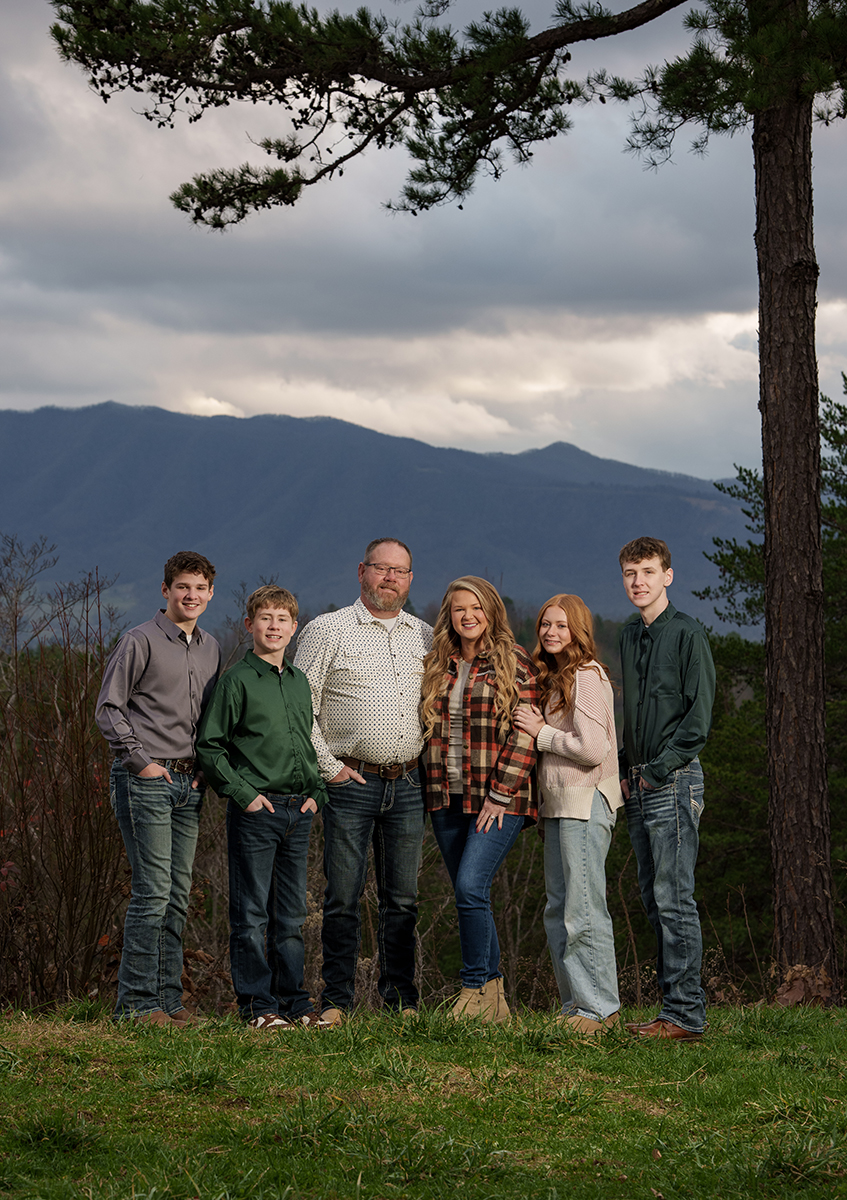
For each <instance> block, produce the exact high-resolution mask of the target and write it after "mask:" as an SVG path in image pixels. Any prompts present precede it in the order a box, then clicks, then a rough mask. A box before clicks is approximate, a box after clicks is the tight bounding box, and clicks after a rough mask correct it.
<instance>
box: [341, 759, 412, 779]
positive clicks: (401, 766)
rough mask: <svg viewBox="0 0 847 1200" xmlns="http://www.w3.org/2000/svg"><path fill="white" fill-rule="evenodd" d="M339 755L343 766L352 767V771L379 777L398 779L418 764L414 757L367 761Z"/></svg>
mask: <svg viewBox="0 0 847 1200" xmlns="http://www.w3.org/2000/svg"><path fill="white" fill-rule="evenodd" d="M339 757H340V758H341V761H342V762H343V763H344V765H345V767H352V768H353V770H354V771H365V772H366V773H367V774H368V775H378V776H379V777H380V779H399V778H400V776H401V775H405V774H406V772H407V771H413V770H414V769H415V768H416V767H417V765H418V760H417V759H416V758H412V759H410V760H409V761H408V762H407V763H367V762H362V760H361V759H360V758H347V757H345V755H343V754H342V755H340V756H339Z"/></svg>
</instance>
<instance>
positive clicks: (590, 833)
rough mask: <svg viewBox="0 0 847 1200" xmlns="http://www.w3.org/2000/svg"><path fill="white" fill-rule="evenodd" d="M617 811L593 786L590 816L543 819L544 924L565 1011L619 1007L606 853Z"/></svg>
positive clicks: (605, 1012) (594, 1012) (594, 1015)
mask: <svg viewBox="0 0 847 1200" xmlns="http://www.w3.org/2000/svg"><path fill="white" fill-rule="evenodd" d="M615 819H616V817H615V814H614V813H613V812H612V811H611V810H610V808H609V805H608V804H607V803H606V798H605V797H604V796H603V794H602V792H599V791H597V790H596V789H595V792H594V799H593V801H592V804H591V816H590V818H589V819H588V820H587V821H578V820H575V819H574V818H572V817H547V818H545V821H544V880H545V884H546V887H547V907H546V908H545V910H544V928H545V929H546V930H547V944H548V945H549V947H550V957H551V958H552V960H553V972H554V974H555V976H556V983H557V984H558V985H559V995H560V997H561V999H562V1012H563V1013H566V1014H568V1015H571V1014H573V1015H576V1016H580V1017H589V1018H590V1019H591V1020H592V1021H602V1020H604V1019H605V1018H606V1017H610V1016H611V1015H612V1013H616V1012H617V1011H618V1009H619V1008H620V1000H619V998H618V973H617V966H616V964H615V937H614V933H613V932H612V918H611V917H610V916H609V909H608V907H607V906H606V856H607V854H608V853H609V846H610V845H611V842H612V831H613V830H614V828H615Z"/></svg>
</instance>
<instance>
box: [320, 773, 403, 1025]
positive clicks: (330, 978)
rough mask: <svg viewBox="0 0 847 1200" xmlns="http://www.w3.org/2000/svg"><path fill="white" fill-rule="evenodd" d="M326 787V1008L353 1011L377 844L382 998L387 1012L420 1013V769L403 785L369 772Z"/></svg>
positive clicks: (401, 782) (376, 860) (324, 938)
mask: <svg viewBox="0 0 847 1200" xmlns="http://www.w3.org/2000/svg"><path fill="white" fill-rule="evenodd" d="M364 779H365V780H366V781H367V782H366V783H364V784H361V783H357V782H356V780H355V779H348V780H345V781H344V783H341V784H332V783H328V784H327V791H328V792H329V803H328V804H326V805H325V806H324V808H323V811H322V814H321V815H322V816H323V824H324V874H325V875H326V894H325V897H324V913H323V926H322V929H321V939H322V941H323V979H324V992H323V1000H322V1007H323V1008H340V1009H342V1010H346V1009H350V1008H352V1007H353V998H354V987H355V981H356V963H357V962H358V960H359V946H360V944H361V940H362V928H361V917H360V914H359V902H360V900H361V898H362V893H363V892H364V890H365V880H366V878H367V871H368V847H369V846H370V844H371V843H373V850H374V865H375V868H376V885H377V895H378V898H379V921H378V927H377V948H378V951H379V972H380V974H379V983H378V988H379V994H380V996H382V999H383V1001H384V1002H385V1004H386V1005H387V1006H388V1007H389V1008H400V1007H403V1008H415V1007H416V1006H417V1003H418V989H417V987H416V986H415V925H416V923H417V919H418V904H417V898H418V869H419V867H420V863H421V844H422V842H423V831H424V805H423V797H422V795H421V785H420V780H419V778H418V772H417V770H414V771H409V772H408V773H407V774H406V775H401V776H400V777H399V778H398V779H380V777H379V776H378V775H374V774H371V773H370V772H368V773H367V774H365V775H364Z"/></svg>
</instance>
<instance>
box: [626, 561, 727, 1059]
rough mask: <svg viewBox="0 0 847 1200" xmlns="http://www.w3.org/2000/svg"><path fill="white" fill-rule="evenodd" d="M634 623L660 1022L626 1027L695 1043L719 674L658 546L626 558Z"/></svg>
mask: <svg viewBox="0 0 847 1200" xmlns="http://www.w3.org/2000/svg"><path fill="white" fill-rule="evenodd" d="M620 564H621V570H622V571H623V584H624V589H625V591H626V594H627V596H628V597H629V599H630V601H631V602H632V603H633V604H634V605H635V607H636V608H637V609H638V613H637V614H636V615H635V616H633V617H632V618H631V619H630V620H629V621H627V623H626V624H625V625H624V627H623V629H622V630H621V636H620V651H621V669H622V674H623V705H624V735H623V748H622V750H621V752H620V763H619V766H620V777H621V791H622V792H623V794H624V803H625V806H626V820H627V825H628V827H629V836H630V840H631V842H632V848H633V850H634V851H635V858H636V862H637V865H638V883H639V885H640V888H641V898H642V900H643V902H644V907H645V909H646V910H647V918H648V920H649V921H650V924H651V925H652V926H653V929H654V931H655V934H656V943H657V948H658V960H657V967H656V970H657V974H658V982H659V987H660V988H661V992H662V1007H661V1010H660V1012H659V1015H658V1017H656V1018H655V1019H654V1020H652V1021H647V1022H644V1023H643V1024H633V1025H628V1026H627V1028H628V1029H629V1031H630V1033H634V1034H635V1035H636V1036H637V1037H639V1038H670V1039H673V1040H674V1041H685V1042H690V1041H698V1040H699V1039H700V1038H701V1037H702V1036H703V1029H704V1028H705V1023H706V995H705V992H704V991H703V987H702V984H701V982H700V966H701V961H702V956H703V943H702V936H701V933H700V917H699V915H698V912H697V905H696V903H695V901H694V866H695V863H696V862H697V851H698V849H699V845H700V835H699V826H700V814H701V813H702V811H703V770H702V768H701V766H700V760H699V758H698V757H697V756H698V754H699V753H700V751H701V750H702V749H703V746H704V745H705V744H706V738H707V737H708V735H709V730H710V728H711V724H712V704H713V703H714V699H715V667H714V663H713V662H712V652H711V650H710V648H709V640H708V638H707V637H706V633H705V631H704V629H703V627H702V626H701V625H700V624H699V623H698V622H697V621H695V620H693V619H692V618H691V617H688V616H686V615H685V613H681V612H678V611H677V609H675V608H674V606H673V605H672V604H671V603H670V601H669V600H668V594H667V589H668V587H669V586H670V584H671V583H672V582H673V571H672V569H671V554H670V550H669V549H668V547H667V545H666V543H665V542H663V541H661V540H660V539H659V538H636V540H635V541H633V542H628V543H627V545H626V546H624V548H623V549H622V550H621V553H620Z"/></svg>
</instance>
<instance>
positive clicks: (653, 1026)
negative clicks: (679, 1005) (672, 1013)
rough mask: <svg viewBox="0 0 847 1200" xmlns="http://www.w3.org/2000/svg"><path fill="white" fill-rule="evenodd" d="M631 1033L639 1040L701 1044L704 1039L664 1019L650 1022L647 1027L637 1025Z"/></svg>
mask: <svg viewBox="0 0 847 1200" xmlns="http://www.w3.org/2000/svg"><path fill="white" fill-rule="evenodd" d="M627 1028H629V1026H627ZM630 1032H631V1033H633V1034H634V1035H635V1037H637V1038H661V1039H663V1040H664V1041H672V1042H699V1041H700V1039H701V1038H702V1037H703V1035H702V1033H692V1032H691V1030H690V1029H683V1028H682V1027H681V1026H680V1025H674V1023H673V1021H666V1020H665V1018H664V1017H656V1019H655V1021H648V1022H647V1024H646V1025H636V1026H635V1028H634V1029H632V1030H630Z"/></svg>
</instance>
